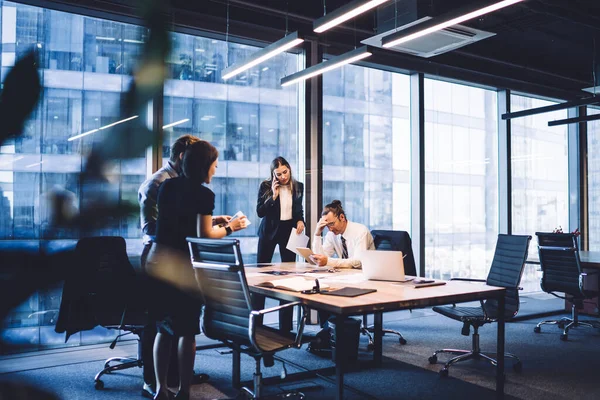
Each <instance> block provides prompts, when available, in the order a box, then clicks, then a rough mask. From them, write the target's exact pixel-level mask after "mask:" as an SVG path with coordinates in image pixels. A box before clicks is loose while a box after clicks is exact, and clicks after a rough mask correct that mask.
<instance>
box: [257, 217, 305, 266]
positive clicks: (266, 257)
mask: <svg viewBox="0 0 600 400" xmlns="http://www.w3.org/2000/svg"><path fill="white" fill-rule="evenodd" d="M294 226H295V225H294V221H293V220H289V221H280V222H279V228H277V233H276V234H275V236H274V237H273V239H272V240H271V239H269V238H267V237H264V236H259V237H258V254H257V261H256V262H258V263H270V262H271V260H272V259H273V253H275V247H276V246H277V245H279V253H280V254H281V261H283V262H291V261H296V253H294V252H293V251H290V250H288V249H287V248H286V246H287V243H288V240H290V232H291V231H292V227H294Z"/></svg>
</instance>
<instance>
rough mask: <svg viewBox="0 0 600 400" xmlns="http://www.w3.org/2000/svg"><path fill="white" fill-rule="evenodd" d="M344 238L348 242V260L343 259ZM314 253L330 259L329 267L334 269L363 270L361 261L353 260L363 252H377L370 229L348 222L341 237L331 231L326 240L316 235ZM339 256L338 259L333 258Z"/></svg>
mask: <svg viewBox="0 0 600 400" xmlns="http://www.w3.org/2000/svg"><path fill="white" fill-rule="evenodd" d="M342 236H343V237H344V239H345V240H346V248H347V249H348V258H347V259H343V258H342ZM312 247H313V249H312V251H313V253H316V254H323V255H326V256H327V257H328V259H327V266H330V267H334V268H361V267H362V264H361V262H360V260H358V259H356V258H353V257H354V256H355V255H356V254H357V253H358V252H360V251H362V250H375V244H374V243H373V236H371V232H369V229H368V228H367V227H366V226H364V225H363V224H359V223H356V222H352V221H348V224H347V225H346V230H345V231H344V233H342V234H341V235H334V234H333V233H332V232H331V231H329V232H327V235H325V238H324V239H322V238H321V236H319V235H315V236H314V237H313V245H312ZM334 255H337V258H334V257H333V256H334Z"/></svg>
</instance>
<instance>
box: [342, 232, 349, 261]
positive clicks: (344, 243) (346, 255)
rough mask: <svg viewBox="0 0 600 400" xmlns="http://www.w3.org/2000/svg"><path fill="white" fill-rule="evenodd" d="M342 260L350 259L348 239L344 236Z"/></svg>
mask: <svg viewBox="0 0 600 400" xmlns="http://www.w3.org/2000/svg"><path fill="white" fill-rule="evenodd" d="M342 258H348V247H347V246H346V239H344V237H343V236H342Z"/></svg>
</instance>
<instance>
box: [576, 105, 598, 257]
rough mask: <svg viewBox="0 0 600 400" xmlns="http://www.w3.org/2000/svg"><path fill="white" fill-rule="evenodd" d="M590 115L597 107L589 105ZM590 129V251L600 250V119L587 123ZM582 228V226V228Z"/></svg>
mask: <svg viewBox="0 0 600 400" xmlns="http://www.w3.org/2000/svg"><path fill="white" fill-rule="evenodd" d="M587 113H588V115H596V114H600V110H599V109H597V108H592V107H588V108H587ZM587 130H588V133H587V134H588V137H587V142H588V160H587V167H588V170H587V174H588V215H589V232H590V233H589V238H588V239H589V246H590V251H598V250H600V121H590V122H588V123H587ZM580 230H581V228H580Z"/></svg>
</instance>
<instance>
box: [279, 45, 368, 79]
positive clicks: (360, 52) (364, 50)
mask: <svg viewBox="0 0 600 400" xmlns="http://www.w3.org/2000/svg"><path fill="white" fill-rule="evenodd" d="M372 54H373V53H372V50H371V48H370V47H369V46H362V47H359V48H358V49H354V50H352V51H349V52H347V53H344V54H342V55H339V56H337V57H333V58H331V59H329V60H327V61H324V62H322V63H319V64H317V65H313V66H312V67H309V68H306V69H304V70H302V71H299V72H296V73H295V74H291V75H288V76H286V77H284V78H282V79H281V86H289V85H292V84H294V83H297V82H302V81H305V80H307V79H310V78H312V77H314V76H317V75H321V74H324V73H325V72H328V71H331V70H332V69H335V68H339V67H341V66H343V65H346V64H351V63H353V62H356V61H359V60H362V59H363V58H367V57H369V56H370V55H372Z"/></svg>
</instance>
